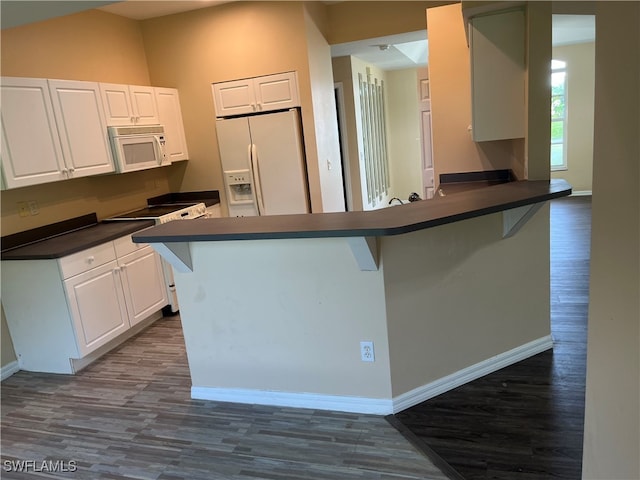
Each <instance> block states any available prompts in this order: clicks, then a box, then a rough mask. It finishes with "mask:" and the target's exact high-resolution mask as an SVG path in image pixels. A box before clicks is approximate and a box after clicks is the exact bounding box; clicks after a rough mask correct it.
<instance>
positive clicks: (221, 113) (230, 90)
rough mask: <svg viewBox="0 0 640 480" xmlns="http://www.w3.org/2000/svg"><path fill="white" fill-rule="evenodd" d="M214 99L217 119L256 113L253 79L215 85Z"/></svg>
mask: <svg viewBox="0 0 640 480" xmlns="http://www.w3.org/2000/svg"><path fill="white" fill-rule="evenodd" d="M213 99H214V103H215V109H216V116H217V117H227V116H230V115H244V114H247V113H254V112H256V108H257V107H256V97H255V93H254V88H253V79H251V78H245V79H243V80H233V81H231V82H222V83H214V84H213Z"/></svg>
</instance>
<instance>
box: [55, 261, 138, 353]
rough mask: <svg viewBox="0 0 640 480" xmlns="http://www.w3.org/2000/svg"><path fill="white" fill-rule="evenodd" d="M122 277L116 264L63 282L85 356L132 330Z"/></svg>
mask: <svg viewBox="0 0 640 480" xmlns="http://www.w3.org/2000/svg"><path fill="white" fill-rule="evenodd" d="M119 275H120V272H119V271H118V266H117V263H116V262H115V261H113V262H109V263H107V264H105V265H102V266H100V267H97V268H94V269H92V270H89V271H87V272H84V273H81V274H79V275H76V276H75V277H71V278H69V279H67V280H65V282H64V287H65V291H66V293H67V299H68V301H69V309H70V310H71V317H72V319H73V324H74V327H75V331H76V340H77V342H78V350H79V351H80V353H81V355H82V356H85V355H87V354H88V353H90V352H92V351H93V350H95V349H96V348H98V347H100V346H101V345H104V344H105V343H107V342H108V341H109V340H111V339H113V338H115V337H117V336H118V335H120V334H121V333H123V332H124V331H126V330H127V329H128V328H129V321H128V319H127V310H126V307H125V300H124V294H123V291H122V283H121V281H120V278H119Z"/></svg>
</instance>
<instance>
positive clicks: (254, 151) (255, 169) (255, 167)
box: [249, 143, 265, 215]
mask: <svg viewBox="0 0 640 480" xmlns="http://www.w3.org/2000/svg"><path fill="white" fill-rule="evenodd" d="M249 149H250V152H251V153H250V155H249V156H250V158H251V172H252V174H253V183H254V186H255V191H256V200H257V203H258V215H264V214H265V210H264V202H263V199H262V184H261V183H260V166H259V163H258V148H257V147H256V146H255V144H253V143H252V144H251V145H250V146H249Z"/></svg>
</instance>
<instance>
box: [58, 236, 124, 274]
mask: <svg viewBox="0 0 640 480" xmlns="http://www.w3.org/2000/svg"><path fill="white" fill-rule="evenodd" d="M115 259H116V251H115V250H114V248H113V242H107V243H103V244H102V245H98V246H96V247H92V248H88V249H86V250H82V251H81V252H78V253H74V254H73V255H68V256H66V257H62V258H61V259H60V260H59V263H60V271H61V272H62V278H65V279H66V278H69V277H72V276H74V275H78V274H79V273H82V272H86V271H87V270H91V269H92V268H95V267H98V266H100V265H103V264H105V263H107V262H111V261H113V260H115Z"/></svg>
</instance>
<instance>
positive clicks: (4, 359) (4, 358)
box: [0, 306, 16, 367]
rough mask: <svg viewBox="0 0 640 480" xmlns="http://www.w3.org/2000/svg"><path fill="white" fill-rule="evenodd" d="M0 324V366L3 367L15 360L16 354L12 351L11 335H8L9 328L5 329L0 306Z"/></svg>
mask: <svg viewBox="0 0 640 480" xmlns="http://www.w3.org/2000/svg"><path fill="white" fill-rule="evenodd" d="M0 314H1V322H0V329H1V332H0V335H1V338H0V340H1V341H2V343H1V345H0V348H1V349H2V350H1V351H0V357H1V358H0V366H2V367H4V366H5V365H8V364H9V363H11V362H14V361H15V360H16V353H15V351H14V349H13V342H12V341H11V335H10V334H9V327H7V319H6V318H5V316H4V308H2V306H0Z"/></svg>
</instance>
